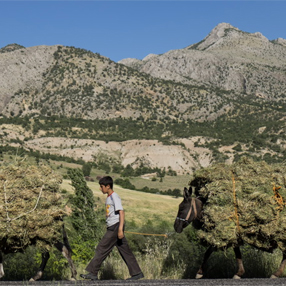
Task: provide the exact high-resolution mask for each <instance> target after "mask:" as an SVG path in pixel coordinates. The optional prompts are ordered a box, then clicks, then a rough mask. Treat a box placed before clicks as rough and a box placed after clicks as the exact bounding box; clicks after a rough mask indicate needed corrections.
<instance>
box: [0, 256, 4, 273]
mask: <svg viewBox="0 0 286 286" xmlns="http://www.w3.org/2000/svg"><path fill="white" fill-rule="evenodd" d="M3 276H4V268H3V254H2V252H1V251H0V278H2V277H3Z"/></svg>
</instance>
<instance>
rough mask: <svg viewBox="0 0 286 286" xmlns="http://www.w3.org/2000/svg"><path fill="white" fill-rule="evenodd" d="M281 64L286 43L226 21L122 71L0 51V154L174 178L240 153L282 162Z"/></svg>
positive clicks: (127, 63)
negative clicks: (168, 174) (63, 159)
mask: <svg viewBox="0 0 286 286" xmlns="http://www.w3.org/2000/svg"><path fill="white" fill-rule="evenodd" d="M285 60H286V40H284V39H281V38H279V39H277V40H273V41H270V40H268V39H266V38H265V37H264V36H263V35H262V34H260V33H259V32H257V33H254V34H250V33H247V32H243V31H240V30H239V29H237V28H235V27H233V26H231V25H230V24H226V23H221V24H219V25H218V26H217V27H215V28H214V29H213V30H212V31H211V32H210V33H209V35H207V36H206V37H205V38H204V39H203V40H202V41H201V42H199V43H196V44H193V45H189V46H188V47H185V48H182V49H180V50H174V51H169V52H167V53H165V54H162V55H154V54H152V55H149V56H147V57H145V58H144V59H143V60H137V59H125V60H122V61H120V62H119V63H116V62H113V61H111V60H110V59H108V58H107V57H104V56H102V55H99V54H97V53H92V52H90V51H87V50H84V49H80V48H75V47H65V46H60V45H58V46H36V47H28V48H25V47H23V46H20V45H18V44H11V45H8V46H6V47H3V48H2V49H0V83H1V84H0V112H1V114H2V117H1V118H0V124H1V129H0V137H1V145H2V147H1V150H2V152H8V151H11V148H18V149H19V148H20V149H21V150H23V151H25V152H34V153H35V154H37V156H40V155H41V154H47V153H49V154H54V155H56V156H62V157H69V158H72V159H75V160H81V161H91V162H96V163H97V164H101V163H102V162H103V161H107V162H108V164H110V166H111V168H118V166H119V165H120V166H123V168H125V167H127V166H128V165H130V166H131V167H133V168H134V169H136V168H139V167H140V168H141V167H142V166H146V167H148V168H149V169H154V168H160V169H164V168H165V170H173V171H175V172H177V174H187V173H192V172H193V171H194V170H195V169H198V168H200V167H204V166H208V165H210V164H212V163H213V162H217V161H226V162H232V161H233V160H237V159H238V158H239V157H240V156H242V155H250V156H252V157H254V158H256V159H264V160H267V161H268V162H277V161H283V160H285V159H286V149H285V147H286V135H285V131H286V126H285V119H286V114H285V110H286V102H285V101H286V96H285V90H286V86H285V85H286V69H285V67H284V65H283V63H284V62H285ZM13 150H15V149H13Z"/></svg>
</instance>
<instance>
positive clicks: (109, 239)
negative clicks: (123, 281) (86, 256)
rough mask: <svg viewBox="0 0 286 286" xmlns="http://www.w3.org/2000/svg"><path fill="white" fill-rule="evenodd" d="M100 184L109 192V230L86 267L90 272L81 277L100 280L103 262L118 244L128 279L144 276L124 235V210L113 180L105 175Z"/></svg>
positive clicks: (104, 191)
mask: <svg viewBox="0 0 286 286" xmlns="http://www.w3.org/2000/svg"><path fill="white" fill-rule="evenodd" d="M99 185H100V190H101V191H102V193H103V194H107V198H106V202H105V207H106V225H107V230H106V233H105V235H104V236H103V238H102V239H101V241H100V242H99V244H98V245H97V248H96V250H95V256H94V257H93V259H92V260H91V261H90V262H89V264H88V265H87V267H86V269H85V270H86V271H88V272H89V273H88V274H80V277H82V278H84V279H90V280H98V276H97V274H98V271H99V269H100V266H101V264H102V262H103V261H104V260H105V258H106V257H107V256H108V254H109V253H110V252H111V251H112V249H113V247H114V246H116V247H117V249H118V251H119V253H120V255H121V257H122V258H123V260H124V262H125V263H126V265H127V267H128V270H129V273H130V275H131V277H130V278H128V279H127V280H138V279H140V278H143V277H144V275H143V273H142V271H141V269H140V267H139V265H138V263H137V261H136V258H135V256H134V255H133V253H132V251H131V249H130V248H129V245H128V242H127V239H126V238H125V236H124V211H123V207H122V204H121V199H120V197H119V196H118V194H117V193H115V192H114V191H113V180H112V178H111V177H109V176H106V177H103V178H101V179H100V180H99Z"/></svg>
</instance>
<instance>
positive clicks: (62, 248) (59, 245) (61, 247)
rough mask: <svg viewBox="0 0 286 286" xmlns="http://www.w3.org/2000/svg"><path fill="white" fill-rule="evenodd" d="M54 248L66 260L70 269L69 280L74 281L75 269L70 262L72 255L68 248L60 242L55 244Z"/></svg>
mask: <svg viewBox="0 0 286 286" xmlns="http://www.w3.org/2000/svg"><path fill="white" fill-rule="evenodd" d="M55 247H56V248H57V249H58V250H59V251H60V252H61V253H62V255H63V256H64V257H65V258H66V259H67V261H68V263H69V266H70V269H71V280H76V274H77V272H76V269H75V266H74V263H73V261H72V258H71V255H72V251H71V249H70V247H69V245H67V246H66V245H65V244H63V243H61V242H57V243H56V244H55Z"/></svg>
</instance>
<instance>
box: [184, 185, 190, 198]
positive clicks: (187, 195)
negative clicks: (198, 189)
mask: <svg viewBox="0 0 286 286" xmlns="http://www.w3.org/2000/svg"><path fill="white" fill-rule="evenodd" d="M189 196H190V194H189V190H188V189H187V188H186V187H185V188H184V199H187V198H188V197H189Z"/></svg>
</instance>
